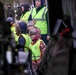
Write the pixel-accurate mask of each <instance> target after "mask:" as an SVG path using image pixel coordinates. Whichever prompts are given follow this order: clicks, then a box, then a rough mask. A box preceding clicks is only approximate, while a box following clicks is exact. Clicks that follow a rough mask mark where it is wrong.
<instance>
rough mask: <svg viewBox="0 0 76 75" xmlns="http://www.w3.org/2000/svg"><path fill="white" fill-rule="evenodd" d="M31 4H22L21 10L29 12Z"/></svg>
mask: <svg viewBox="0 0 76 75" xmlns="http://www.w3.org/2000/svg"><path fill="white" fill-rule="evenodd" d="M29 8H30V6H29V5H28V4H23V5H21V10H22V12H27V11H29Z"/></svg>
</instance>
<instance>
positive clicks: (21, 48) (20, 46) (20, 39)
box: [18, 36, 26, 51]
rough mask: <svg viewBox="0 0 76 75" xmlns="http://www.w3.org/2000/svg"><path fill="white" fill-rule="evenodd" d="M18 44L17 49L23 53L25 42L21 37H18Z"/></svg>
mask: <svg viewBox="0 0 76 75" xmlns="http://www.w3.org/2000/svg"><path fill="white" fill-rule="evenodd" d="M18 43H19V48H18V49H19V51H24V46H25V43H26V40H25V39H24V37H23V36H20V37H19V39H18Z"/></svg>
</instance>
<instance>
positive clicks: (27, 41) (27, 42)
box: [21, 34, 32, 52]
mask: <svg viewBox="0 0 76 75" xmlns="http://www.w3.org/2000/svg"><path fill="white" fill-rule="evenodd" d="M21 35H22V36H23V37H24V39H25V40H26V44H25V46H24V51H25V52H28V51H29V45H30V43H31V41H32V40H31V38H30V36H29V35H28V34H21Z"/></svg>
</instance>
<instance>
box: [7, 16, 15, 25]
mask: <svg viewBox="0 0 76 75" xmlns="http://www.w3.org/2000/svg"><path fill="white" fill-rule="evenodd" d="M6 21H7V22H10V24H11V25H12V24H13V23H14V19H13V18H12V17H8V18H7V20H6Z"/></svg>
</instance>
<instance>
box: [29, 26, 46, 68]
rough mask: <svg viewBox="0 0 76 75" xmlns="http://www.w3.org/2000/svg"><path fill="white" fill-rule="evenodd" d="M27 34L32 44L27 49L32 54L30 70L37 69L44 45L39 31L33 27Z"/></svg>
mask: <svg viewBox="0 0 76 75" xmlns="http://www.w3.org/2000/svg"><path fill="white" fill-rule="evenodd" d="M29 34H30V36H31V38H32V42H31V43H30V45H29V49H30V50H31V52H32V69H37V67H38V65H39V64H40V62H41V58H42V56H43V54H44V51H45V49H46V44H45V43H44V41H43V40H42V39H41V35H40V29H38V28H36V27H35V28H33V29H32V30H30V32H29Z"/></svg>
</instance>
